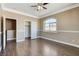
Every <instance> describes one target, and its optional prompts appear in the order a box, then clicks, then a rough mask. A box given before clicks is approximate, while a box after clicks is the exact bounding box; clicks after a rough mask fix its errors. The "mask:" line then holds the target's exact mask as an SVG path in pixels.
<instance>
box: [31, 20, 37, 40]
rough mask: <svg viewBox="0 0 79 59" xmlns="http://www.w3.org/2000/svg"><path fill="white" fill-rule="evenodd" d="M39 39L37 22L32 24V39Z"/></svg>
mask: <svg viewBox="0 0 79 59" xmlns="http://www.w3.org/2000/svg"><path fill="white" fill-rule="evenodd" d="M35 38H37V22H34V21H32V22H31V39H35Z"/></svg>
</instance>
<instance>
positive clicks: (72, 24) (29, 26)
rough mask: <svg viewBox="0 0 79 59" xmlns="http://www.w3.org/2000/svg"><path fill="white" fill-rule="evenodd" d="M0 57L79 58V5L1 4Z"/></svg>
mask: <svg viewBox="0 0 79 59" xmlns="http://www.w3.org/2000/svg"><path fill="white" fill-rule="evenodd" d="M0 56H79V3H0Z"/></svg>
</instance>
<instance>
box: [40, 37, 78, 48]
mask: <svg viewBox="0 0 79 59" xmlns="http://www.w3.org/2000/svg"><path fill="white" fill-rule="evenodd" d="M39 38H43V39H46V40H50V41H54V42H58V43H62V44H66V45H70V46H73V47H77V48H79V45H75V44H71V43H67V42H63V41H58V40H55V39H51V38H46V37H43V36H39Z"/></svg>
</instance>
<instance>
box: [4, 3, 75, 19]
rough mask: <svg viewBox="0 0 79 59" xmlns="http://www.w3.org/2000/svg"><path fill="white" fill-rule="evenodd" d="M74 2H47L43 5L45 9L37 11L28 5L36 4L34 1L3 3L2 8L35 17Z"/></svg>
mask: <svg viewBox="0 0 79 59" xmlns="http://www.w3.org/2000/svg"><path fill="white" fill-rule="evenodd" d="M74 4H75V3H49V4H47V5H45V7H47V10H41V11H37V10H36V8H33V7H30V6H32V5H36V3H4V8H8V9H11V10H15V11H19V12H22V13H26V14H29V15H32V16H35V17H42V16H45V15H47V14H50V13H53V12H56V11H58V10H61V9H64V8H66V7H69V6H71V5H74Z"/></svg>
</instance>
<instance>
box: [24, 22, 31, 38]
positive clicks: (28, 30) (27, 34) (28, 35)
mask: <svg viewBox="0 0 79 59" xmlns="http://www.w3.org/2000/svg"><path fill="white" fill-rule="evenodd" d="M25 39H31V22H29V21H25Z"/></svg>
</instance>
